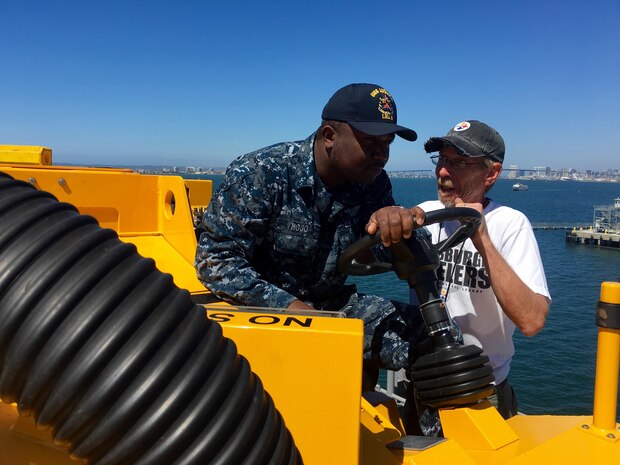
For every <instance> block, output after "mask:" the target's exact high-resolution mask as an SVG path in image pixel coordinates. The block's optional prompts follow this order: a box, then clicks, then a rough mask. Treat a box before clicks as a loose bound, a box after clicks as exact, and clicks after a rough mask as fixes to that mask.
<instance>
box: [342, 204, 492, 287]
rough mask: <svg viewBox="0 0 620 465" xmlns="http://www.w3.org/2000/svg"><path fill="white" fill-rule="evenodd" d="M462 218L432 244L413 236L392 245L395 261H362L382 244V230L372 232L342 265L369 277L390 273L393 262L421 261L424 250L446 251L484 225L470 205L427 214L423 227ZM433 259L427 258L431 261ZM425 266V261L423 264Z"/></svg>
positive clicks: (345, 255)
mask: <svg viewBox="0 0 620 465" xmlns="http://www.w3.org/2000/svg"><path fill="white" fill-rule="evenodd" d="M450 220H458V221H461V223H462V224H461V225H460V226H459V227H458V228H456V230H455V231H454V232H453V233H452V234H451V235H450V236H449V237H448V238H447V239H445V240H443V241H441V242H439V243H437V244H434V245H433V244H431V242H430V240H426V241H419V240H418V239H417V238H416V236H415V235H414V236H412V237H411V238H410V239H403V240H401V241H400V242H397V243H395V244H392V245H391V246H390V247H389V250H390V252H391V254H392V256H393V260H392V263H388V262H383V261H380V260H375V261H373V262H370V263H361V262H359V261H358V260H357V259H358V258H359V257H360V255H362V254H363V253H365V252H367V251H368V250H370V249H371V248H372V247H374V246H375V245H377V244H379V243H381V235H380V234H379V232H376V233H375V234H368V235H366V236H364V237H362V238H361V239H359V240H358V241H357V242H355V243H353V244H351V245H350V246H349V247H348V248H347V249H346V250H345V251H344V252H343V253H342V254H341V255H340V258H339V259H338V268H339V269H340V270H341V271H342V272H344V273H347V274H350V275H353V276H369V275H373V274H379V273H386V272H388V271H393V270H394V265H393V263H396V262H399V263H404V262H415V261H416V260H418V261H419V258H420V257H419V255H420V253H422V254H425V255H426V256H427V257H429V260H430V261H434V260H432V259H431V258H430V257H436V256H437V255H439V254H441V253H442V252H443V251H444V250H446V249H449V248H450V247H454V246H455V245H458V244H460V243H461V242H463V241H465V240H466V239H468V238H470V237H471V236H472V235H473V234H474V232H475V231H476V230H477V229H478V226H480V223H481V222H482V215H481V214H480V212H478V211H477V210H474V209H473V208H468V207H458V208H457V207H452V208H444V209H441V210H434V211H430V212H427V213H426V217H425V220H424V225H423V226H428V225H430V224H434V223H439V222H443V221H450ZM429 260H425V261H424V262H427V261H429ZM421 266H424V263H422V264H421Z"/></svg>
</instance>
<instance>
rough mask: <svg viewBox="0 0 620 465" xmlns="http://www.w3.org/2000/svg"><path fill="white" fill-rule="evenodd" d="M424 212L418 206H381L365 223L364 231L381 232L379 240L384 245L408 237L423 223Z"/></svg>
mask: <svg viewBox="0 0 620 465" xmlns="http://www.w3.org/2000/svg"><path fill="white" fill-rule="evenodd" d="M424 219H425V213H424V210H422V209H421V208H420V207H417V206H416V207H411V208H405V207H398V206H391V207H383V208H381V209H379V210H377V211H376V212H374V213H373V214H372V215H371V216H370V219H369V220H368V223H367V224H366V232H367V233H368V234H371V235H372V234H374V233H376V232H377V231H379V232H380V234H381V242H382V243H383V245H384V246H385V247H389V246H390V244H395V243H397V242H400V240H401V239H403V238H404V239H409V238H410V237H411V234H412V232H413V230H414V229H415V228H417V227H420V226H422V225H423V224H424Z"/></svg>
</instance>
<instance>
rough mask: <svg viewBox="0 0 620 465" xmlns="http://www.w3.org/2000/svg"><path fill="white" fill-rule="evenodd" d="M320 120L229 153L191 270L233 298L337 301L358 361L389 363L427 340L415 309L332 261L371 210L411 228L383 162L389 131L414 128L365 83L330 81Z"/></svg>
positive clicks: (382, 220)
mask: <svg viewBox="0 0 620 465" xmlns="http://www.w3.org/2000/svg"><path fill="white" fill-rule="evenodd" d="M322 120H323V121H322V123H321V126H320V127H319V129H318V130H317V131H316V132H315V133H314V134H312V135H311V136H310V137H308V138H307V139H305V140H302V141H297V142H285V143H280V144H276V145H272V146H270V147H266V148H263V149H260V150H257V151H255V152H252V153H248V154H246V155H243V156H241V157H239V158H237V159H236V160H234V161H233V162H232V163H231V165H230V166H229V167H228V169H227V171H226V177H225V179H224V181H223V182H222V184H221V186H220V188H219V190H218V191H217V192H216V193H215V195H214V196H213V198H212V200H211V203H210V205H209V208H208V209H207V211H206V213H205V214H204V217H203V223H202V227H204V228H205V230H206V232H204V233H203V234H202V236H201V238H200V241H199V245H198V250H197V254H196V261H195V265H196V268H197V273H198V278H199V279H200V280H201V281H202V282H203V283H204V284H205V286H206V287H207V288H209V289H210V290H211V291H212V292H213V293H214V294H215V295H216V296H217V297H219V298H221V299H224V300H226V301H228V302H231V303H233V304H237V305H248V306H258V307H280V308H290V309H323V310H332V311H335V310H340V311H343V312H345V314H346V315H347V316H348V317H351V318H360V319H363V320H364V322H365V325H364V326H365V330H364V332H365V337H364V359H365V360H364V361H365V368H366V369H368V368H370V369H371V370H370V371H371V372H372V373H374V374H376V370H377V369H378V367H384V368H388V369H392V370H398V369H400V368H403V367H407V366H408V365H409V361H410V360H412V359H414V358H415V357H416V356H417V351H418V349H419V348H420V346H421V345H422V344H423V343H424V342H426V341H427V339H428V336H427V333H426V328H425V326H424V324H423V321H422V318H421V315H420V311H419V310H418V308H417V307H415V306H412V305H410V304H405V303H402V302H393V301H390V300H387V299H384V298H380V297H378V296H374V295H364V294H360V293H357V292H356V289H355V286H354V285H345V281H346V278H347V276H346V275H345V274H344V273H342V272H341V271H339V270H338V267H337V260H338V257H339V256H340V254H341V252H342V251H344V250H345V249H346V248H347V247H348V246H350V245H351V244H353V243H354V242H355V241H356V240H357V239H359V238H360V237H361V236H362V235H363V234H365V230H364V228H365V225H366V223H367V222H368V221H369V219H370V218H371V215H373V213H375V212H376V211H377V210H380V209H381V210H380V211H379V212H376V213H375V214H374V215H373V216H372V219H373V221H374V222H375V223H376V224H377V225H378V227H379V228H381V229H386V228H389V227H392V228H398V229H400V228H402V229H403V230H404V229H405V228H407V226H409V228H408V229H409V230H411V226H412V225H413V222H414V214H415V213H416V211H415V208H417V207H415V208H412V209H411V210H409V209H405V208H401V207H397V206H395V202H394V198H393V197H392V186H391V183H390V180H389V178H388V176H387V174H386V172H385V171H384V166H385V164H386V163H387V161H388V158H389V146H390V144H391V142H392V141H393V140H394V137H395V134H396V135H398V136H400V137H402V138H404V139H406V140H409V141H414V140H415V139H416V138H417V135H416V133H415V132H414V131H412V130H411V129H407V128H405V127H402V126H398V125H397V124H396V121H397V120H396V105H395V103H394V100H393V98H392V96H391V95H390V94H389V92H388V91H387V90H385V89H384V88H382V87H381V86H378V85H373V84H350V85H348V86H345V87H343V88H342V89H340V90H338V91H337V92H336V93H335V94H334V95H333V96H332V97H331V99H330V100H329V102H328V103H327V104H326V105H325V108H324V109H323V114H322ZM386 206H387V207H391V208H382V207H386ZM390 225H391V226H390ZM386 230H387V229H386ZM392 235H393V237H398V236H400V235H399V234H392ZM387 245H389V243H388V244H387ZM371 378H372V377H371ZM370 384H371V386H370V385H369V381H368V380H367V382H366V386H365V387H366V388H369V387H374V383H373V382H372V381H370Z"/></svg>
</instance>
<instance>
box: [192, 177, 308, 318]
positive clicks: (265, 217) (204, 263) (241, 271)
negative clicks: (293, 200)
mask: <svg viewBox="0 0 620 465" xmlns="http://www.w3.org/2000/svg"><path fill="white" fill-rule="evenodd" d="M231 178H232V179H231V180H228V177H227V179H225V180H224V182H223V184H222V188H221V189H220V190H219V191H218V192H217V193H216V194H215V196H214V197H213V199H212V201H211V203H210V204H209V208H208V209H207V211H206V212H205V214H204V217H203V220H202V221H203V226H204V227H205V232H204V233H203V234H202V236H201V238H200V241H199V243H198V248H197V251H196V260H195V263H194V264H195V267H196V270H197V276H198V279H199V280H200V281H201V282H202V283H203V284H204V285H205V286H206V287H207V288H208V289H209V290H210V291H211V292H213V293H214V294H215V295H216V296H217V297H219V298H221V299H223V300H226V301H228V302H231V303H233V304H238V305H251V306H260V307H266V306H268V307H280V308H285V307H287V306H288V305H289V304H290V303H291V302H293V301H294V300H295V299H296V297H295V296H294V295H291V294H289V293H288V292H286V291H284V290H282V289H280V288H278V287H277V286H274V285H273V284H271V283H269V282H267V281H265V280H264V279H261V276H260V275H259V274H258V272H257V271H256V269H255V268H254V266H253V264H252V263H253V262H252V261H253V259H254V249H255V246H257V245H259V244H260V243H261V242H262V240H263V238H264V237H265V235H266V234H267V232H268V228H269V225H270V218H271V215H272V213H273V204H274V202H273V200H272V198H271V196H272V193H271V191H272V189H273V187H274V186H273V185H272V186H269V185H267V186H265V184H264V183H260V182H256V180H257V179H259V176H258V175H256V174H255V173H254V174H252V173H246V174H245V175H244V176H241V177H239V176H238V177H235V176H231Z"/></svg>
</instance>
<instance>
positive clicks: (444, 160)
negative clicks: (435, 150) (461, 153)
mask: <svg viewBox="0 0 620 465" xmlns="http://www.w3.org/2000/svg"><path fill="white" fill-rule="evenodd" d="M431 161H432V162H433V165H437V166H442V165H443V166H449V167H450V168H454V169H455V170H464V169H467V167H468V166H473V165H484V164H485V162H484V161H476V162H467V161H465V160H462V159H460V158H457V159H454V160H451V159H450V158H448V157H444V156H443V155H432V156H431Z"/></svg>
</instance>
